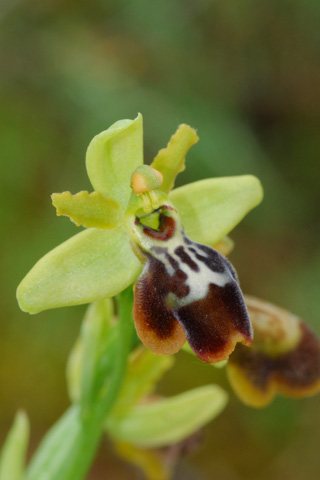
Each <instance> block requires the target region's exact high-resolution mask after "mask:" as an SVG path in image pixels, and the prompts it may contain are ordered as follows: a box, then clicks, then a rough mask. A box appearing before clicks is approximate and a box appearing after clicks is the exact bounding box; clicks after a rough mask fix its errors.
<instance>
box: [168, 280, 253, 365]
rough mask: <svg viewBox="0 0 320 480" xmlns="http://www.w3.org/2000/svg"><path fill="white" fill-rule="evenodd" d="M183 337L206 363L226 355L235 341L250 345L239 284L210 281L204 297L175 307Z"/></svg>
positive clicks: (248, 321)
mask: <svg viewBox="0 0 320 480" xmlns="http://www.w3.org/2000/svg"><path fill="white" fill-rule="evenodd" d="M177 318H178V319H179V322H180V323H181V324H182V325H183V326H184V329H185V331H186V335H187V340H188V342H189V344H190V347H191V348H192V349H193V350H194V352H195V353H196V355H197V356H198V357H199V358H200V359H201V360H203V361H204V362H207V363H212V362H219V361H221V360H224V359H226V358H228V356H229V355H230V353H232V352H233V350H234V348H235V345H236V343H237V342H239V341H240V342H242V343H245V344H246V345H251V343H252V331H251V324H250V320H249V316H248V313H247V310H246V307H245V304H244V301H243V298H242V294H241V291H240V288H239V286H238V285H237V284H236V283H235V282H232V283H231V282H230V283H228V284H226V285H225V286H224V287H219V286H217V285H214V284H210V286H209V292H208V295H207V296H206V298H205V299H203V300H198V301H195V302H193V303H191V304H190V305H187V306H184V307H181V308H179V309H178V310H177Z"/></svg>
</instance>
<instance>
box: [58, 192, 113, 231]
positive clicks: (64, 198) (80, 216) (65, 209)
mask: <svg viewBox="0 0 320 480" xmlns="http://www.w3.org/2000/svg"><path fill="white" fill-rule="evenodd" d="M51 199H52V205H53V206H54V207H55V208H56V210H57V215H58V216H60V215H66V216H67V217H69V218H70V220H71V221H72V222H73V223H75V224H76V225H77V226H78V227H79V226H80V225H81V226H83V227H86V228H100V229H102V230H113V229H115V228H118V227H119V226H120V225H121V223H122V209H121V207H120V205H119V203H118V202H116V201H115V200H112V198H107V197H105V196H104V195H102V194H101V193H98V192H92V193H89V192H79V193H77V194H76V195H72V194H71V193H70V192H63V193H53V194H52V195H51Z"/></svg>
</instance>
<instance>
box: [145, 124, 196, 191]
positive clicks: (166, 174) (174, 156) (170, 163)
mask: <svg viewBox="0 0 320 480" xmlns="http://www.w3.org/2000/svg"><path fill="white" fill-rule="evenodd" d="M198 140H199V137H198V135H197V133H196V131H195V130H194V129H193V128H191V127H189V125H185V124H182V125H180V126H179V128H178V130H177V131H176V133H175V134H174V135H172V137H171V138H170V141H169V143H168V145H167V147H166V148H163V149H162V150H160V151H159V153H158V155H157V156H156V157H155V159H154V160H153V162H152V164H151V167H153V168H155V169H156V170H158V171H159V172H161V173H162V175H163V183H162V185H161V190H162V191H163V192H165V193H169V192H170V190H171V189H172V188H173V187H174V182H175V179H176V176H177V175H178V174H179V173H180V172H182V171H183V170H184V169H185V156H186V154H187V152H188V150H189V149H190V148H191V147H192V145H194V144H195V143H197V141H198Z"/></svg>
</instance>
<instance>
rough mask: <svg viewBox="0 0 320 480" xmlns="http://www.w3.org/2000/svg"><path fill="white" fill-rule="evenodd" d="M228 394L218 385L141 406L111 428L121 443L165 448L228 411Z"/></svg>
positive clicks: (207, 386) (114, 422)
mask: <svg viewBox="0 0 320 480" xmlns="http://www.w3.org/2000/svg"><path fill="white" fill-rule="evenodd" d="M227 398H228V397H227V394H226V393H225V391H224V390H222V388H220V387H218V386H217V385H206V386H203V387H200V388H196V389H193V390H190V391H188V392H185V393H182V394H180V395H177V396H175V397H172V398H167V399H164V400H159V401H157V402H155V403H152V404H148V405H139V406H137V407H135V408H133V409H132V410H131V411H130V413H127V414H126V415H125V416H124V417H123V418H122V419H121V420H120V419H118V420H114V419H113V421H112V422H110V424H109V428H108V430H109V433H110V434H111V435H112V436H113V437H115V438H116V439H117V440H121V441H125V442H128V443H131V444H133V445H137V446H140V447H148V448H152V447H162V446H165V445H170V444H173V443H176V442H180V441H181V440H183V439H185V438H187V437H189V436H190V435H191V434H192V433H194V432H195V431H197V430H198V429H199V428H201V427H203V426H204V425H205V424H206V423H208V422H209V421H210V420H212V419H213V418H214V417H216V416H217V415H219V413H220V412H221V411H222V410H223V409H224V407H225V405H226V403H227Z"/></svg>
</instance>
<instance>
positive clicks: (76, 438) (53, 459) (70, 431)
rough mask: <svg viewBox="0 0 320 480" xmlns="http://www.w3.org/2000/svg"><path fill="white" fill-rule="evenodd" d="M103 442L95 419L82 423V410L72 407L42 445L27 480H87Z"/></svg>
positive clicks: (33, 459)
mask: <svg viewBox="0 0 320 480" xmlns="http://www.w3.org/2000/svg"><path fill="white" fill-rule="evenodd" d="M100 438H101V427H100V426H99V424H98V423H97V421H96V419H95V418H94V417H92V418H90V419H89V420H87V421H83V419H82V416H81V413H80V408H79V407H78V406H72V407H70V408H69V409H68V410H67V411H66V412H65V414H64V415H63V416H62V417H61V418H60V420H59V421H58V422H57V423H56V424H55V425H54V426H53V427H52V428H51V429H50V430H49V432H48V433H47V435H46V436H45V437H44V439H43V440H42V442H41V443H40V445H39V447H38V449H37V451H36V453H35V454H34V456H33V458H32V460H31V462H30V464H29V466H28V469H27V473H26V476H25V477H24V480H44V479H45V480H58V479H59V480H81V479H83V478H85V474H86V472H87V470H88V468H89V466H90V464H91V462H92V459H93V457H94V454H95V452H96V449H97V447H98V444H99V440H100Z"/></svg>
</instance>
